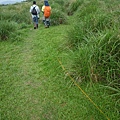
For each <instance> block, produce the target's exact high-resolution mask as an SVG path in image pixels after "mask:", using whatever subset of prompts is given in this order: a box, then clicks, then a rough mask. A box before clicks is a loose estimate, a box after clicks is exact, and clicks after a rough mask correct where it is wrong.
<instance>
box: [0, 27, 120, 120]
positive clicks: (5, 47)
mask: <svg viewBox="0 0 120 120" xmlns="http://www.w3.org/2000/svg"><path fill="white" fill-rule="evenodd" d="M70 27H71V26H70V25H60V26H56V27H53V26H51V27H50V28H49V29H45V28H44V27H43V26H42V25H40V27H39V29H38V30H33V29H31V28H28V29H27V30H26V35H27V36H23V40H21V41H18V42H10V41H3V42H1V43H0V85H1V91H0V98H1V120H107V119H108V118H110V120H119V117H120V116H119V112H118V110H117V109H116V107H115V103H114V102H113V99H111V98H110V97H109V95H108V94H107V91H106V90H105V88H102V87H101V86H100V85H99V84H98V83H96V84H94V83H91V82H90V83H80V84H79V85H80V87H81V88H82V89H83V90H84V91H85V92H86V93H87V95H89V97H90V98H91V99H92V100H93V101H94V103H95V104H96V105H97V106H98V107H99V108H100V109H101V110H102V111H103V112H104V114H103V113H101V112H100V111H99V110H98V109H97V108H96V107H95V106H94V105H93V104H92V103H91V102H90V101H89V99H88V98H86V96H85V95H84V94H83V93H82V92H81V91H80V89H79V88H78V87H77V86H75V85H74V83H73V82H72V81H71V79H70V78H69V77H68V75H67V74H66V73H65V72H64V71H63V70H62V67H61V65H60V64H59V61H58V58H59V60H60V61H61V62H62V64H63V65H64V66H65V68H67V72H68V73H69V69H70V68H69V66H70V64H71V62H72V61H71V59H72V56H73V53H72V51H71V50H70V49H69V47H67V46H68V45H67V41H66V36H67V35H66V34H67V30H68V29H69V28H70ZM106 116H108V118H106Z"/></svg>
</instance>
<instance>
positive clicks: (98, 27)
mask: <svg viewBox="0 0 120 120" xmlns="http://www.w3.org/2000/svg"><path fill="white" fill-rule="evenodd" d="M119 4H120V2H119V1H114V2H113V3H112V4H111V1H109V2H108V1H96V0H92V1H89V2H88V1H84V2H83V3H82V4H81V6H79V7H78V9H77V10H76V12H75V14H74V19H75V20H76V21H75V22H74V24H73V28H71V30H70V31H69V32H68V38H69V42H70V44H71V46H72V49H73V50H74V57H73V61H74V64H73V75H74V77H75V78H76V79H80V80H81V81H88V80H90V81H95V82H98V81H100V82H104V83H105V84H107V85H110V86H111V87H112V88H115V89H117V91H114V92H115V93H117V95H116V96H117V98H119V96H120V93H119V92H118V91H119V89H118V88H119V86H120V72H119V71H120V58H119V56H120V35H119V33H120V29H119V28H120V26H119V23H120V15H119V14H118V13H119V12H118V11H119V9H120V6H119ZM119 100H120V99H119Z"/></svg>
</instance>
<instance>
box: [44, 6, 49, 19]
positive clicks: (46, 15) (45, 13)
mask: <svg viewBox="0 0 120 120" xmlns="http://www.w3.org/2000/svg"><path fill="white" fill-rule="evenodd" d="M50 14H51V7H50V6H45V9H44V16H45V17H46V18H48V17H50Z"/></svg>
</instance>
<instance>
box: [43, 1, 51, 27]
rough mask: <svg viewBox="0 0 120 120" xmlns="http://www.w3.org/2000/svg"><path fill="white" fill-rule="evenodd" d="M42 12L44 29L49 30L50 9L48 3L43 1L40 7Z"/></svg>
mask: <svg viewBox="0 0 120 120" xmlns="http://www.w3.org/2000/svg"><path fill="white" fill-rule="evenodd" d="M42 12H43V23H44V25H45V28H49V26H50V15H51V7H50V5H49V3H48V1H44V5H43V6H42Z"/></svg>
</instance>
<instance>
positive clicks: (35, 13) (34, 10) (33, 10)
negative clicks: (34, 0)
mask: <svg viewBox="0 0 120 120" xmlns="http://www.w3.org/2000/svg"><path fill="white" fill-rule="evenodd" d="M35 7H36V6H35ZM35 7H33V9H32V12H31V13H32V14H33V15H37V11H36V9H35Z"/></svg>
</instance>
